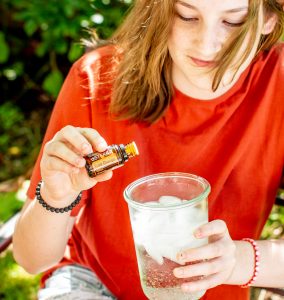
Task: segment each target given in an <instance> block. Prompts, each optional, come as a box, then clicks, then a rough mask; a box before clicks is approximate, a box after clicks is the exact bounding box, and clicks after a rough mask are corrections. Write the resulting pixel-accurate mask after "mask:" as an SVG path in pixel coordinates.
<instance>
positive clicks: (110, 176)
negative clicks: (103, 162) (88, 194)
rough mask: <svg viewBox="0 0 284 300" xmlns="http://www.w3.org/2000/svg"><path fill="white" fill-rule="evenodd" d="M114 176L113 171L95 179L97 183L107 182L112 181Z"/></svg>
mask: <svg viewBox="0 0 284 300" xmlns="http://www.w3.org/2000/svg"><path fill="white" fill-rule="evenodd" d="M112 175H113V173H112V171H105V172H104V173H102V174H100V175H97V176H96V177H95V180H96V181H97V182H102V181H106V180H109V179H111V178H112Z"/></svg>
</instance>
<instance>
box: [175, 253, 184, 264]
mask: <svg viewBox="0 0 284 300" xmlns="http://www.w3.org/2000/svg"><path fill="white" fill-rule="evenodd" d="M185 258H186V257H185V254H184V253H183V252H180V253H178V254H177V260H178V261H180V262H182V263H183V261H184V260H185Z"/></svg>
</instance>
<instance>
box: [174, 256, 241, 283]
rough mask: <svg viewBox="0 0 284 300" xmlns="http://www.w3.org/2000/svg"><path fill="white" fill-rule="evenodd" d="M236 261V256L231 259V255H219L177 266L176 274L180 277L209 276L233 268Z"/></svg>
mask: <svg viewBox="0 0 284 300" xmlns="http://www.w3.org/2000/svg"><path fill="white" fill-rule="evenodd" d="M234 263H235V259H234V258H232V259H230V257H219V258H215V259H211V260H206V261H202V262H199V263H196V264H191V265H188V266H184V267H180V268H175V269H174V275H175V276H176V277H178V278H189V277H195V276H204V275H205V276H209V275H212V274H216V273H219V272H222V271H224V270H228V269H231V268H232V266H233V265H234Z"/></svg>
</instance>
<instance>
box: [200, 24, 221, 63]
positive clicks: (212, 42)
mask: <svg viewBox="0 0 284 300" xmlns="http://www.w3.org/2000/svg"><path fill="white" fill-rule="evenodd" d="M223 43H224V42H223V39H222V37H221V36H220V34H219V33H218V30H217V29H216V28H215V27H213V26H211V25H210V26H209V25H204V26H202V28H200V29H199V32H198V34H197V39H196V46H197V50H198V52H199V54H200V55H202V58H203V59H206V58H208V59H213V58H214V57H215V56H216V54H217V53H218V52H219V51H220V50H221V49H222V45H223Z"/></svg>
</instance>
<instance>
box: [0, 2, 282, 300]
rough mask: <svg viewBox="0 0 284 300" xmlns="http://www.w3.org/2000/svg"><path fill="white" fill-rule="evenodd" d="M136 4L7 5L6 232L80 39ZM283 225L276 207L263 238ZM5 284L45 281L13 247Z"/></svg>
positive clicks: (4, 256)
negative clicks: (26, 265) (18, 257)
mask: <svg viewBox="0 0 284 300" xmlns="http://www.w3.org/2000/svg"><path fill="white" fill-rule="evenodd" d="M131 2H132V0H81V1H79V0H61V1H57V0H49V1H44V0H1V1H0V16H1V17H0V91H1V92H0V95H1V96H0V228H1V226H2V224H3V223H4V222H5V221H7V220H8V219H9V218H10V217H11V216H12V215H13V214H14V213H16V212H17V211H18V210H19V209H20V208H21V206H22V205H23V200H24V198H25V190H26V188H27V186H28V181H27V180H28V178H29V176H30V174H31V171H32V166H33V164H34V162H35V159H36V157H37V154H38V151H39V149H40V146H41V140H42V138H43V134H44V131H45V128H46V126H47V122H48V119H49V116H50V112H51V110H52V107H53V105H54V102H55V100H56V96H57V94H58V91H59V89H60V87H61V85H62V82H63V80H64V77H65V76H66V75H67V72H68V70H69V69H70V66H71V64H72V63H73V62H74V61H75V60H76V59H78V58H79V57H80V56H81V55H82V54H83V53H84V51H85V49H84V47H83V46H82V42H81V39H82V38H88V29H90V28H96V30H97V32H98V33H99V35H100V37H102V38H108V37H109V36H110V35H111V34H112V32H113V31H114V29H115V28H117V26H119V24H120V22H121V21H122V19H123V16H124V15H125V13H126V12H127V9H128V8H129V6H130V5H131ZM283 223H284V208H279V207H275V208H274V209H273V212H272V213H271V215H270V218H269V220H268V222H267V225H266V227H265V230H264V232H263V238H271V237H273V238H281V237H282V235H283ZM0 278H1V280H0V299H7V300H14V299H15V300H22V299H29V300H30V299H36V291H37V289H38V283H39V276H32V275H29V274H27V273H26V272H25V271H24V270H23V269H22V268H21V267H19V266H18V265H17V264H16V263H15V262H14V260H13V257H12V254H11V247H10V248H8V250H6V251H5V252H4V253H1V254H0ZM254 294H255V295H254V296H252V299H257V298H259V297H260V296H259V291H254ZM269 297H270V295H269V294H268V293H266V298H263V299H272V298H269Z"/></svg>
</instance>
